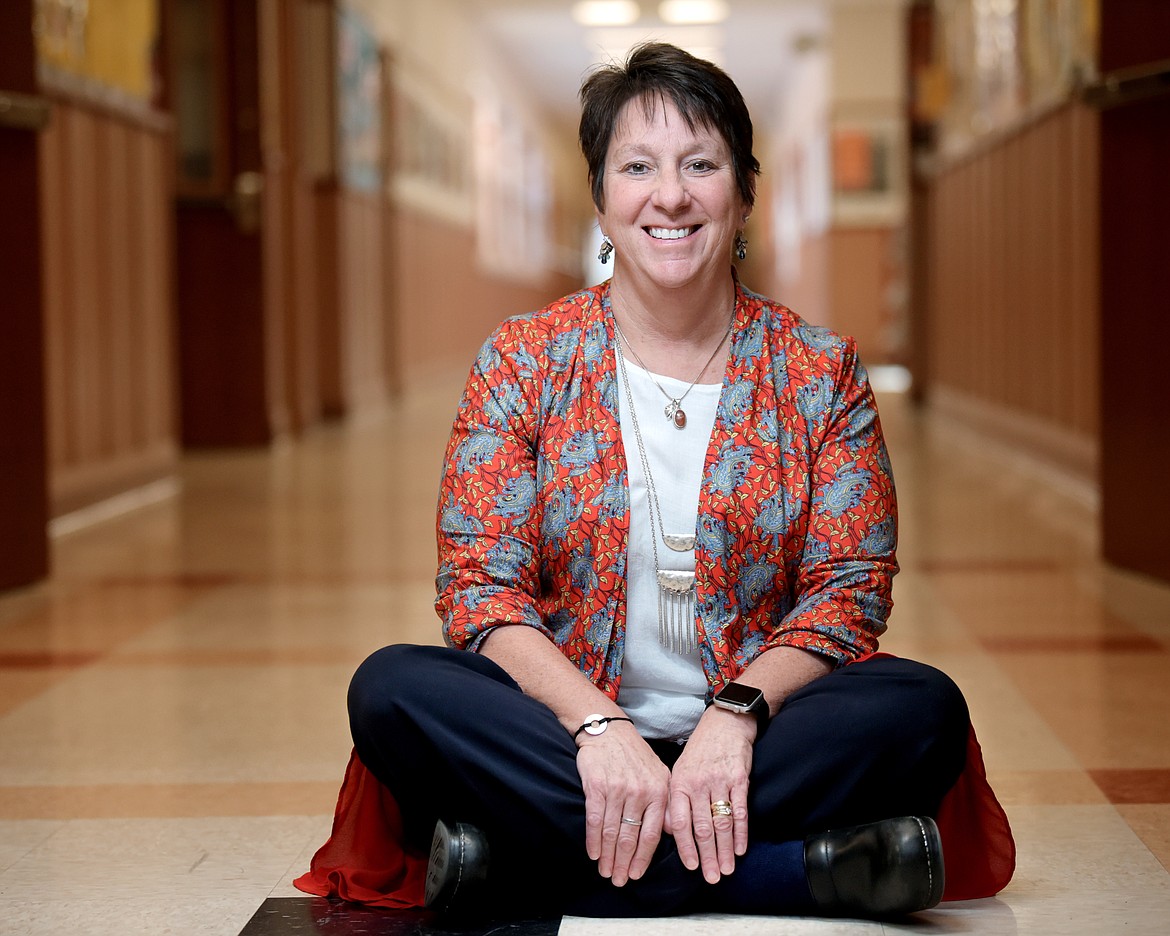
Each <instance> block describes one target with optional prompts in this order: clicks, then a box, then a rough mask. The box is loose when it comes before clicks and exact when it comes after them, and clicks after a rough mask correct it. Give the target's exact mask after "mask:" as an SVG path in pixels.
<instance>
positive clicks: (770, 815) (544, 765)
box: [349, 645, 968, 916]
mask: <svg viewBox="0 0 1170 936" xmlns="http://www.w3.org/2000/svg"><path fill="white" fill-rule="evenodd" d="M349 710H350V723H351V730H352V732H353V738H354V744H355V747H356V749H357V752H358V756H359V757H360V758H361V759H362V762H363V763H364V764H365V765H366V767H367V768H369V769H370V771H371V772H372V773H373V774H374V776H375V777H377V778H378V780H379V781H380V782H382V783H383V784H385V785H386V786H387V787H388V788H389V789H390V791H391V792H392V793H393V794H394V796H395V798H396V799H397V800H398V802H399V805H400V807H401V810H402V815H403V820H404V824H405V830H406V835H407V837H408V839H409V840H410V841H411V843H412V844H414V845H415V846H417V847H420V848H425V847H426V844H427V843H428V842H429V840H430V835H431V832H432V830H433V828H434V825H435V821H436V820H437V819H439V818H445V819H449V820H457V821H461V822H468V823H471V824H473V825H475V826H477V827H478V828H480V829H481V830H482V831H483V832H484V833H485V835H486V837H487V840H488V842H489V843H490V847H491V855H492V859H491V874H490V878H489V881H490V884H491V887H490V888H489V894H488V897H487V899H488V900H490V901H491V903H492V905H493V907H494V908H496V909H499V910H506V909H507V908H509V907H511V908H516V907H523V908H525V910H526V911H528V910H543V911H548V912H565V911H569V912H575V913H585V914H588V913H596V914H598V915H630V916H640V915H658V914H664V913H675V912H682V911H686V910H690V909H698V908H702V907H704V906H705V905H706V906H710V905H711V903H712V902H713V901H715V900H716V889H713V888H711V887H710V885H707V884H705V882H703V880H702V878H701V876H700V875H699V874H698V873H697V872H690V871H687V870H686V869H685V868H684V867H683V865H682V863H681V861H679V859H678V856H677V853H676V852H675V850H674V847H673V840H672V839H671V838H670V837H669V836H664V837H663V841H662V843H661V844H660V846H659V850H658V853H657V855H656V856H655V861H654V862H653V864H652V865H651V868H650V870H649V871H648V872H647V873H646V875H645V876H644V877H643V878H642V879H641V880H639V881H632V882H630V883H629V884H627V885H626V887H624V888H620V889H619V888H615V887H613V886H612V885H610V884H609V883H608V882H607V881H606V880H604V879H603V878H601V877H600V876H599V875H598V874H597V871H596V868H595V866H594V865H593V863H592V862H591V861H590V860H589V859H588V856H587V855H586V854H585V846H584V843H585V798H584V794H583V792H582V790H581V785H580V780H579V777H578V774H577V768H576V754H577V748H576V745H575V744H574V742H573V740H572V738H571V737H570V736H569V734H568V733H567V732H566V731H565V730H564V728H563V727H562V726H561V725H560V723H559V722H558V721H557V719H556V717H555V716H554V715H553V714H552V712H551V711H550V710H549V709H548V708H547V707H546V706H544V705H543V704H542V703H540V702H537V701H536V700H534V699H532V698H529V697H528V696H525V695H524V694H523V693H522V692H521V691H520V689H519V687H518V686H517V685H516V683H515V682H514V681H513V680H512V679H511V677H509V676H508V675H507V673H506V672H504V671H503V670H502V669H501V668H500V667H499V666H497V665H496V664H495V663H493V662H492V661H491V660H488V659H487V658H485V657H482V656H479V655H478V654H475V653H469V652H466V651H457V650H450V649H447V648H439V647H418V646H410V645H398V646H392V647H386V648H384V649H382V650H379V651H377V652H376V653H374V654H373V655H372V656H371V657H370V658H369V659H368V660H366V662H365V663H363V664H362V666H361V667H360V668H359V669H358V671H357V673H356V674H355V676H354V679H353V682H352V684H351V686H350V694H349ZM583 714H585V713H583ZM967 730H968V716H967V710H966V705H965V703H964V701H963V698H962V695H961V694H960V692H959V690H958V689H957V688H956V687H955V686H954V684H953V683H952V682H951V681H950V680H949V679H948V678H947V677H946V676H945V675H943V674H942V673H940V672H938V671H937V670H934V669H932V668H930V667H928V666H925V665H923V664H919V663H915V662H912V661H909V660H901V659H894V658H879V659H872V660H868V661H865V662H862V663H857V664H853V665H851V666H848V667H844V668H842V669H839V670H837V671H835V672H833V673H831V674H829V675H828V676H825V677H823V678H821V679H819V680H816V681H815V682H813V683H811V684H809V685H808V686H806V687H804V688H803V689H801V690H800V691H799V692H797V693H794V694H793V695H792V696H791V697H790V698H789V700H788V701H787V702H786V703H785V705H784V706H783V708H782V709H781V710H780V712H779V713H778V714H777V716H776V717H775V718H774V719H773V720H772V722H771V724H770V725H769V726H768V729H767V730H766V731H765V732H764V734H763V735H762V736H761V737H760V738H759V739H758V740H757V742H756V745H755V754H754V763H753V767H752V774H751V784H750V792H749V804H748V805H749V815H750V817H751V833H750V834H751V837H752V840H753V841H754V842H760V843H762V844H761V848H763V847H764V846H763V843H786V842H792V841H798V840H800V839H803V838H804V837H805V836H806V835H809V834H812V833H815V832H820V831H823V830H826V829H830V828H837V827H840V826H846V825H852V824H856V823H861V822H867V821H873V820H877V819H883V818H886V817H890V816H896V815H933V814H934V813H935V812H936V811H937V808H938V805H939V802H940V801H941V799H942V797H943V796H944V795H945V793H946V791H947V790H948V789H949V788H950V787H951V785H952V784H953V783H954V782H955V780H956V778H957V777H958V775H959V773H960V772H961V771H962V768H963V763H964V756H965V744H966V737H967ZM656 747H658V748H661V747H662V746H661V745H656ZM751 857H752V847H751V846H750V845H749V850H748V855H747V856H745V859H741V862H745V860H746V863H750V859H751ZM737 870H739V867H738V866H737ZM733 877H734V875H733ZM777 912H780V911H777Z"/></svg>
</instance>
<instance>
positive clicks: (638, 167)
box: [626, 162, 650, 175]
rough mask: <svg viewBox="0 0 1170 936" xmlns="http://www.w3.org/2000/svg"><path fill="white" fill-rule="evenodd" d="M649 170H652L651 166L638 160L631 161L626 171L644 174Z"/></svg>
mask: <svg viewBox="0 0 1170 936" xmlns="http://www.w3.org/2000/svg"><path fill="white" fill-rule="evenodd" d="M649 171H650V167H649V166H647V165H646V164H645V163H639V162H636V163H630V164H629V165H628V166H626V172H628V173H630V174H631V175H642V174H643V173H646V172H649Z"/></svg>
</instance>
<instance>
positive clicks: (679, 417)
mask: <svg viewBox="0 0 1170 936" xmlns="http://www.w3.org/2000/svg"><path fill="white" fill-rule="evenodd" d="M670 418H671V420H672V421H673V422H674V428H675V429H685V428H686V427H687V414H686V413H684V412H683V410H682V407H678V408H676V409H675V411H674V415H673V416H671V417H670Z"/></svg>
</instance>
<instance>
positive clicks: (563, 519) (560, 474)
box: [436, 283, 897, 697]
mask: <svg viewBox="0 0 1170 936" xmlns="http://www.w3.org/2000/svg"><path fill="white" fill-rule="evenodd" d="M736 290H737V297H736V307H735V322H734V328H733V331H732V335H733V338H732V342H731V349H730V354H729V357H728V362H727V367H726V371H725V373H724V378H723V387H722V391H721V395H720V401H719V407H718V410H717V414H716V418H715V427H714V431H713V433H712V436H711V440H710V444H709V446H708V449H707V456H706V462H705V467H704V472H703V480H702V485H701V489H700V495H699V516H698V529H697V531H696V533H697V545H696V549H695V562H696V609H697V618H698V633H699V643H700V654H701V658H702V663H703V668H704V670H705V672H706V674H707V680H708V684H709V689H708V691H709V693H713V692H714V691H716V690H717V689H718V688H719V687H720V686H721V685H722V684H723V683H724V682H726V681H728V680H730V679H733V678H735V677H736V676H737V675H738V674H739V673H740V672H741V671H742V670H743V669H744V667H746V666H747V665H748V664H749V663H751V661H752V660H754V659H755V658H756V657H757V656H758V655H759V654H761V653H763V652H764V651H765V650H768V649H770V648H772V647H776V646H781V645H786V646H793V647H800V648H803V649H805V650H811V651H814V652H816V653H819V654H823V655H825V656H827V657H830V658H832V659H833V660H834V661H835V662H837V663H839V664H841V663H848V662H851V661H853V660H855V659H857V658H858V657H860V656H862V655H864V654H868V653H871V652H873V651H874V650H875V649H876V647H877V641H878V637H879V636H880V635H881V634H882V632H883V631H884V630H885V628H886V618H887V616H888V615H889V611H890V604H891V602H890V587H891V579H892V577H893V575H894V573H895V572H896V571H897V563H896V561H895V558H894V551H895V546H896V540H897V517H896V508H895V503H894V486H893V481H892V478H891V473H890V464H889V459H888V456H887V454H886V448H885V443H884V441H883V439H882V433H881V428H880V424H879V421H878V415H877V409H876V407H875V405H874V399H873V394H872V392H871V389H870V386H869V381H868V378H867V375H866V372H865V369H864V367H863V366H862V365H861V363H860V362H859V361H858V358H857V353H856V349H855V347H854V344H853V342H852V340H851V339H848V338H842V337H839V336H838V335H836V334H834V333H833V332H831V331H829V330H827V329H824V328H818V327H813V326H810V325H808V324H806V323H805V322H804V321H802V320H801V319H800V318H799V317H797V316H796V315H795V314H794V313H793V312H791V311H790V310H788V309H787V308H785V307H784V306H781V305H779V304H776V303H773V302H771V301H769V300H767V299H765V298H763V297H762V296H758V295H755V294H753V293H751V292H750V291H748V290H746V289H744V288H743V287H742V286H740V285H739V284H738V283H737V286H736ZM615 368H616V359H615V357H614V328H613V319H612V317H611V315H610V308H609V284H608V283H606V284H602V285H600V286H597V287H594V288H592V289H589V290H585V291H583V292H580V293H577V294H576V295H573V296H569V297H566V298H564V299H561V300H559V301H557V302H555V303H553V304H552V305H550V306H548V307H547V308H545V309H543V310H541V311H539V312H536V313H533V314H531V315H527V316H519V317H517V318H513V319H510V320H508V321H506V322H504V323H503V324H502V325H501V326H500V327H499V328H498V329H497V330H496V331H495V333H494V334H493V335H492V336H491V337H490V338H489V339H488V341H487V342H486V343H485V344H484V346H483V348H482V350H481V351H480V353H479V356H478V358H477V360H476V362H475V365H474V367H473V368H472V372H471V375H470V377H469V379H468V382H467V386H466V390H465V392H464V394H463V398H462V400H461V402H460V404H459V410H458V415H457V417H456V419H455V424H454V428H453V431H452V434H451V439H450V442H449V444H448V449H447V457H446V467H445V471H444V475H443V480H442V489H441V494H440V510H439V520H438V541H439V574H438V599H437V601H436V607H437V609H438V611H439V614H440V616H441V617H442V619H443V628H444V635H445V637H446V639H447V642H448V643H449V644H450V645H451V646H454V647H459V648H470V649H474V648H475V647H476V646H477V645H478V643H479V642H480V641H481V640H482V639H483V637H484V636H485V635H486V634H487V633H488V632H489V631H490V630H491V628H493V627H496V626H499V625H500V624H516V623H521V624H527V625H530V626H532V627H535V628H538V629H539V630H541V631H543V632H544V633H545V634H546V635H547V636H548V637H549V638H550V639H551V640H553V641H554V642H555V643H556V645H557V646H558V647H559V648H560V650H561V651H562V652H563V653H564V654H565V656H567V657H568V658H569V659H570V660H571V661H573V662H574V663H575V664H576V665H577V666H578V667H579V668H580V669H581V671H582V672H583V673H584V674H585V675H586V676H588V677H589V678H590V679H591V680H592V681H593V682H594V684H595V685H597V687H598V688H599V689H601V690H602V691H603V692H605V693H607V694H608V695H609V696H610V697H616V695H617V690H618V686H619V684H620V681H621V671H622V649H623V644H624V638H625V565H626V545H627V534H628V530H629V489H628V485H627V473H626V472H627V462H626V453H625V451H624V449H623V446H622V440H621V432H620V429H619V425H618V398H617V392H618V385H617V381H616V375H615Z"/></svg>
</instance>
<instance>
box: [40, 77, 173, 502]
mask: <svg viewBox="0 0 1170 936" xmlns="http://www.w3.org/2000/svg"><path fill="white" fill-rule="evenodd" d="M169 137H170V131H169V126H168V124H167V122H166V120H165V118H162V117H159V116H157V115H155V114H153V113H150V112H143V113H142V114H134V113H121V112H117V111H115V110H113V109H110V108H104V107H99V106H91V105H89V104H87V103H85V102H81V101H75V100H70V99H68V98H66V97H64V96H61V95H56V96H55V107H54V112H53V118H52V122H51V124H50V126H49V127H48V129H47V130H46V131H45V133H44V134H43V136H42V140H41V155H40V162H41V213H42V217H43V229H42V231H43V233H42V243H43V254H44V268H45V332H46V335H45V339H46V363H47V380H46V383H47V397H48V426H49V432H48V447H49V490H50V497H51V502H52V506H51V513H52V514H53V515H55V516H56V515H60V514H62V513H66V512H68V511H70V510H74V509H77V508H78V507H81V506H84V505H86V504H90V503H94V502H96V501H98V500H101V499H103V498H105V497H109V496H111V495H113V494H116V493H120V492H122V491H125V490H127V489H129V488H132V487H135V486H137V485H140V484H143V483H146V482H149V481H153V480H157V479H159V478H161V477H163V476H166V475H168V474H170V473H171V472H172V470H173V469H174V466H175V464H176V460H177V456H178V444H177V441H176V428H175V366H174V349H173V336H172V321H173V317H174V312H173V296H172V287H171V269H172V244H173V229H172V223H171V218H170V210H171V171H170V143H169Z"/></svg>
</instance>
